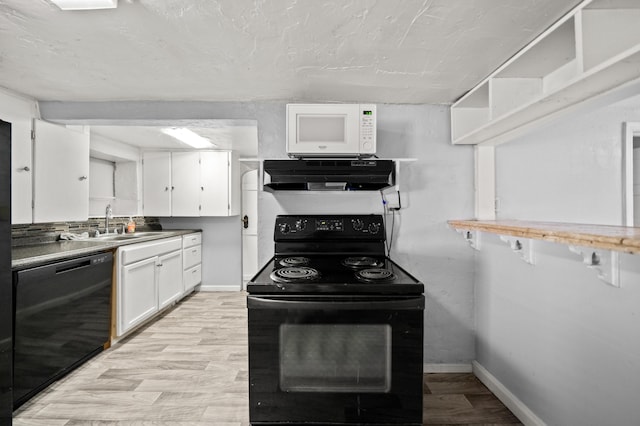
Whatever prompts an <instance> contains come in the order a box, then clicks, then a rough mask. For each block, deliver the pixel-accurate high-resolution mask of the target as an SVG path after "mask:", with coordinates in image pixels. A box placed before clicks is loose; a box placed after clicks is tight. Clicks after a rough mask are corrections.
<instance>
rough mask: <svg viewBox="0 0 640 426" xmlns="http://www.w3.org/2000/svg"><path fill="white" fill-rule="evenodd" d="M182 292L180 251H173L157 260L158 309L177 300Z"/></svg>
mask: <svg viewBox="0 0 640 426" xmlns="http://www.w3.org/2000/svg"><path fill="white" fill-rule="evenodd" d="M183 292H184V285H183V283H182V251H181V250H178V251H174V252H172V253H168V254H165V255H164V256H160V257H159V258H158V297H159V299H158V300H159V302H158V304H159V308H160V309H162V308H164V307H165V306H167V305H169V304H170V303H171V302H173V301H175V300H178V298H179V297H180V296H182V294H183Z"/></svg>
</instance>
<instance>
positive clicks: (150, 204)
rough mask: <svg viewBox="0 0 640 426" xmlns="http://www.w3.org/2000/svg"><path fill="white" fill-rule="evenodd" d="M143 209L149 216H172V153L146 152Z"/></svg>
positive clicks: (143, 165) (144, 158) (143, 164)
mask: <svg viewBox="0 0 640 426" xmlns="http://www.w3.org/2000/svg"><path fill="white" fill-rule="evenodd" d="M142 161H143V163H142V172H143V175H142V182H143V191H142V193H143V197H142V210H143V212H144V214H145V215H147V216H171V153H170V152H145V153H144V154H143V160H142Z"/></svg>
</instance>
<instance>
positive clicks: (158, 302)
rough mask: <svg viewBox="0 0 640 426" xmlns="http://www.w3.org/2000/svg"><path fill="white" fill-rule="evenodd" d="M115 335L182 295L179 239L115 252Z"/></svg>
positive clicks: (128, 247) (169, 239)
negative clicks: (116, 260)
mask: <svg viewBox="0 0 640 426" xmlns="http://www.w3.org/2000/svg"><path fill="white" fill-rule="evenodd" d="M117 259H118V266H117V267H118V273H117V287H116V288H117V307H116V312H117V315H116V317H117V321H116V328H117V329H116V334H117V336H122V335H124V334H125V333H127V332H128V331H130V330H132V329H133V328H134V327H136V326H138V325H139V324H141V323H143V322H144V321H146V320H147V319H149V318H151V317H152V316H154V315H155V314H156V313H158V312H159V311H160V310H162V309H163V308H165V307H167V306H169V305H171V303H173V302H175V301H177V300H178V299H179V298H180V297H181V296H182V294H183V293H184V284H183V263H182V238H181V237H175V238H166V239H162V240H156V241H151V242H147V243H140V244H131V245H127V246H124V247H121V248H119V249H118V255H117Z"/></svg>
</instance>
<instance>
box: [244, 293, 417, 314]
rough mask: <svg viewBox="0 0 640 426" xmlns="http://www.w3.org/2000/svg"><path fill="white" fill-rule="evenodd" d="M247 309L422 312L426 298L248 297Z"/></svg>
mask: <svg viewBox="0 0 640 426" xmlns="http://www.w3.org/2000/svg"><path fill="white" fill-rule="evenodd" d="M247 308H249V309H289V310H299V309H315V310H345V309H348V310H358V311H371V310H376V311H379V310H422V309H424V296H415V297H411V298H402V299H393V298H388V299H363V300H353V299H347V300H344V301H342V300H340V299H339V298H336V297H333V298H322V299H320V300H319V299H318V298H299V299H297V298H286V297H273V298H272V297H260V296H248V297H247Z"/></svg>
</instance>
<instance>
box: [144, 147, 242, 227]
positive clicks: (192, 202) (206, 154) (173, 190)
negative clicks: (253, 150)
mask: <svg viewBox="0 0 640 426" xmlns="http://www.w3.org/2000/svg"><path fill="white" fill-rule="evenodd" d="M237 165H238V162H237V158H236V156H235V155H234V154H233V153H231V152H229V151H180V152H171V153H170V152H146V153H144V161H143V182H142V184H143V193H144V195H143V199H144V202H143V212H144V214H145V215H147V216H175V217H191V216H234V215H237V214H239V207H240V201H239V194H240V184H239V181H238V178H239V168H238V166H237Z"/></svg>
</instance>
